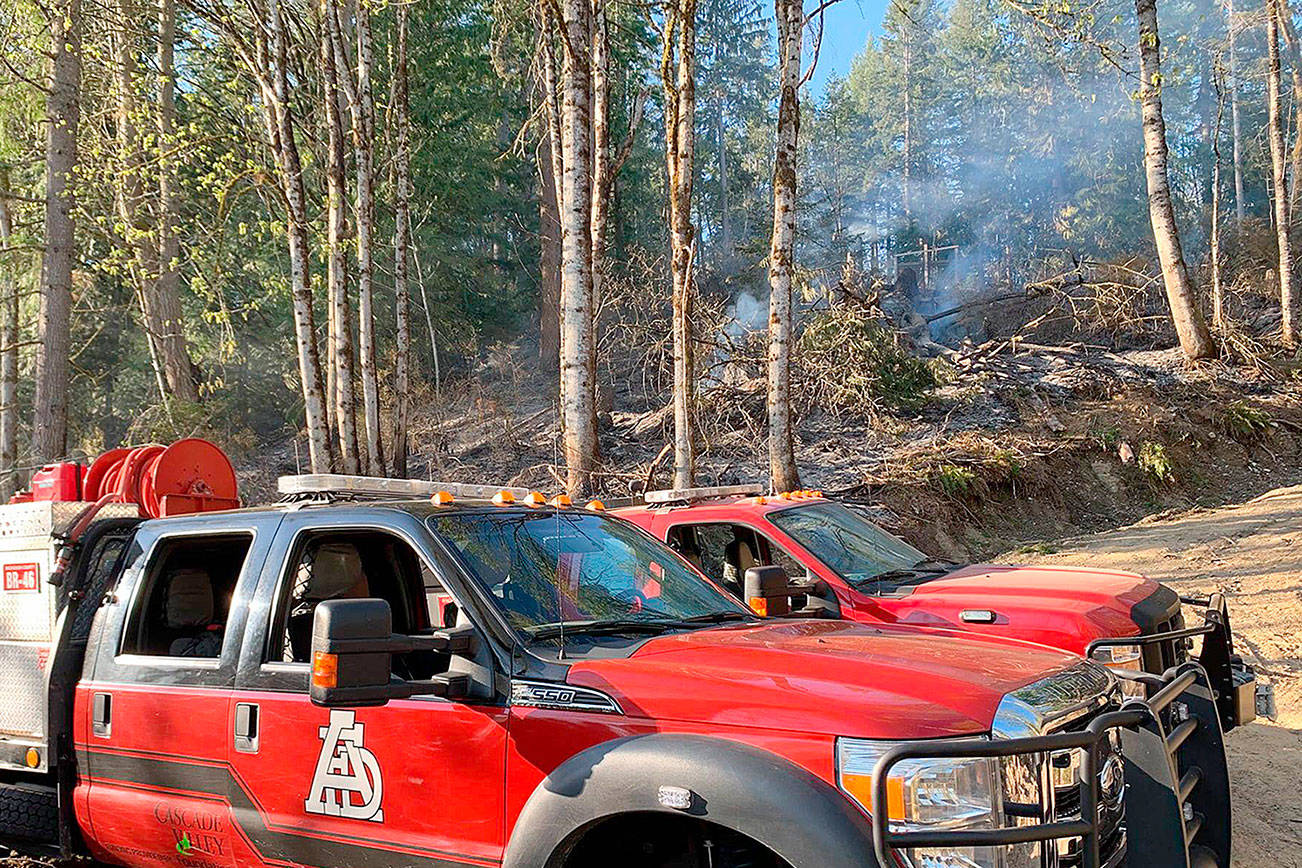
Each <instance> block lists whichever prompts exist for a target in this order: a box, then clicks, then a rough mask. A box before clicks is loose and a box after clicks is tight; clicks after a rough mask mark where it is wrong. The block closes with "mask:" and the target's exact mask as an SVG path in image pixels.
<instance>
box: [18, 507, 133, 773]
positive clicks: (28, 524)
mask: <svg viewBox="0 0 1302 868" xmlns="http://www.w3.org/2000/svg"><path fill="white" fill-rule="evenodd" d="M90 505H91V504H89V503H81V502H32V503H15V504H6V505H3V506H0V754H3V755H4V756H6V757H8V756H13V755H22V753H24V752H25V751H26V749H27V748H28V747H35V748H37V749H38V755H39V757H40V762H39V763H38V765H37V768H38V769H43V768H44V767H45V765H46V757H47V756H48V748H49V744H48V737H47V728H48V727H47V723H48V714H49V702H48V696H49V673H50V663H51V658H52V657H53V655H54V654H55V653H56V648H55V640H56V637H57V635H58V621H59V617H60V615H61V613H62V611H63V608H64V600H63V597H62V595H61V594H60V592H59V589H57V588H55V587H53V586H52V585H50V584H49V579H50V576H51V574H53V572H54V568H55V562H56V560H57V558H58V554H59V542H60V538H61V536H62V535H63V534H64V533H66V532H67V531H68V529H69V528H70V527H71V526H72V524H73V523H74V522H75V520H76V519H77V517H78V516H79V515H81V514H82V512H83V511H84V510H85V509H86V508H87V507H89V506H90ZM138 515H139V508H138V507H137V506H136V505H135V504H110V505H108V506H106V507H104V508H103V509H101V511H100V513H99V515H98V516H97V519H105V518H134V517H136V516H138ZM7 764H8V763H3V762H0V765H7Z"/></svg>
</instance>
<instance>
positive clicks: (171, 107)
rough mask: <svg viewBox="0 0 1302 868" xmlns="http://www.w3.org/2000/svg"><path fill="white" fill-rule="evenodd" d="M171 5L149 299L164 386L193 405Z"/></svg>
mask: <svg viewBox="0 0 1302 868" xmlns="http://www.w3.org/2000/svg"><path fill="white" fill-rule="evenodd" d="M175 47H176V0H160V2H159V7H158V202H157V204H156V206H155V214H156V217H155V220H154V224H155V227H156V230H157V233H158V243H157V249H158V276H157V279H156V280H155V281H154V298H155V306H156V308H157V319H158V321H159V328H160V329H161V334H160V335H159V349H160V351H161V353H162V356H163V372H164V375H165V376H166V378H167V387H168V389H170V390H171V392H172V394H173V395H175V396H176V397H178V398H181V399H182V400H186V401H197V400H198V399H199V390H198V387H197V386H196V385H195V377H194V362H193V361H192V360H191V358H190V351H189V349H188V347H187V346H186V341H185V322H184V314H183V312H182V310H181V284H180V279H181V274H180V271H179V270H178V267H179V264H178V261H177V260H178V259H179V257H180V240H179V238H178V237H177V233H176V226H175V220H176V195H175V193H174V187H175V185H176V170H175V169H174V168H173V164H174V163H175V159H174V156H173V154H174V152H175V150H176V148H177V146H178V145H177V142H176V139H175V135H176V65H175V61H174V55H175Z"/></svg>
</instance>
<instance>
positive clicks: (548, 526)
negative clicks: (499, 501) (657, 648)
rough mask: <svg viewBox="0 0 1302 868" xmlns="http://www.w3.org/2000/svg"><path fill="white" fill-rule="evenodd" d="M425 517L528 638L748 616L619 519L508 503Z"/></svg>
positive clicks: (670, 552)
mask: <svg viewBox="0 0 1302 868" xmlns="http://www.w3.org/2000/svg"><path fill="white" fill-rule="evenodd" d="M429 521H430V525H431V527H432V529H433V530H434V531H435V532H436V533H438V534H439V535H440V536H442V537H443V538H444V539H445V540H447V541H448V542H449V543H451V545H452V546H453V547H454V548H455V549H456V550H457V552H458V553H459V554H460V555H461V557H462V559H463V561H464V562H465V564H466V565H467V566H468V567H469V568H470V570H471V571H472V572H473V573H474V575H475V578H476V579H477V580H478V581H479V582H480V584H482V585H483V586H484V587H485V588H487V589H488V590H489V591H490V592H491V593H492V594H493V596H494V597H495V598H496V599H497V602H498V605H499V606H500V607H501V609H502V611H503V612H504V613H505V614H506V617H507V620H508V621H510V623H511V625H512V626H513V627H515V628H516V629H517V630H520V631H521V632H523V633H525V634H526V635H529V636H531V637H535V638H543V637H546V636H552V635H555V634H556V632H558V631H559V629H562V628H563V629H565V630H569V629H575V630H576V632H586V633H589V634H591V633H596V632H608V633H616V632H621V631H627V632H634V633H653V632H659V631H660V630H662V629H663V630H670V629H678V628H682V629H687V628H691V627H702V626H706V625H708V624H712V623H719V622H722V621H730V620H743V619H747V618H748V616H749V612H748V610H747V609H745V608H744V607H742V606H741V605H740V604H738V603H737V602H735V601H734V600H733V599H732V598H731V597H729V596H727V595H725V594H724V593H723V592H722V591H720V590H719V589H718V588H716V587H715V586H714V585H711V584H710V583H709V582H707V581H706V580H705V579H703V578H702V577H701V576H700V575H699V574H698V573H696V572H695V571H693V570H692V568H691V567H690V566H688V565H687V563H686V562H685V561H683V560H682V559H681V558H680V557H679V556H678V555H677V554H676V553H675V552H674V551H673V550H672V549H670V548H669V547H668V546H665V545H663V544H662V543H660V542H658V541H656V540H655V539H652V538H651V537H649V536H647V535H646V534H644V533H642V532H641V531H639V530H638V529H637V528H635V527H633V526H632V525H629V524H627V523H626V522H623V521H619V520H617V519H611V518H607V517H604V516H599V515H593V514H591V513H579V512H560V511H555V512H553V511H540V512H532V511H531V512H517V511H511V512H501V513H496V514H493V513H473V512H468V513H450V514H448V515H441V516H431V517H430V520H429Z"/></svg>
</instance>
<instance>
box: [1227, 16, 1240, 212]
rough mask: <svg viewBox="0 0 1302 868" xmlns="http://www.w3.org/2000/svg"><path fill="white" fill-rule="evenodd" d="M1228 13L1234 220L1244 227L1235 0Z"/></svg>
mask: <svg viewBox="0 0 1302 868" xmlns="http://www.w3.org/2000/svg"><path fill="white" fill-rule="evenodd" d="M1226 10H1227V11H1226V15H1227V17H1228V19H1229V47H1228V49H1227V50H1228V52H1229V86H1230V136H1231V138H1232V139H1233V144H1232V150H1233V155H1232V160H1233V162H1234V222H1235V225H1237V226H1238V227H1239V228H1240V229H1242V228H1243V152H1242V148H1241V146H1240V144H1239V137H1240V134H1239V79H1238V72H1237V70H1238V53H1237V50H1236V48H1235V39H1236V37H1237V35H1238V34H1237V33H1236V26H1235V21H1234V0H1226Z"/></svg>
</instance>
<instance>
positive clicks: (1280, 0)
mask: <svg viewBox="0 0 1302 868" xmlns="http://www.w3.org/2000/svg"><path fill="white" fill-rule="evenodd" d="M1275 3H1276V6H1277V9H1276V23H1277V24H1278V25H1279V33H1280V35H1281V36H1283V37H1284V46H1285V48H1287V49H1288V59H1289V64H1288V67H1289V77H1290V78H1291V80H1292V83H1293V117H1294V124H1293V125H1294V139H1293V154H1292V157H1291V158H1290V164H1291V165H1290V167H1289V171H1288V177H1289V178H1290V179H1292V183H1291V184H1290V185H1289V203H1288V204H1289V213H1290V214H1292V213H1293V210H1294V208H1296V206H1297V196H1298V189H1299V186H1300V185H1299V184H1298V183H1297V178H1298V175H1299V174H1300V173H1302V134H1298V132H1297V131H1298V130H1302V50H1300V49H1299V46H1298V37H1297V31H1296V30H1295V29H1294V27H1293V10H1292V8H1290V6H1289V3H1288V0H1275Z"/></svg>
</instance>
